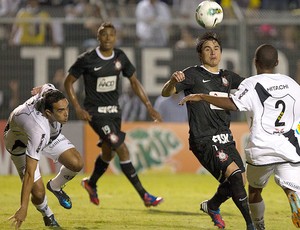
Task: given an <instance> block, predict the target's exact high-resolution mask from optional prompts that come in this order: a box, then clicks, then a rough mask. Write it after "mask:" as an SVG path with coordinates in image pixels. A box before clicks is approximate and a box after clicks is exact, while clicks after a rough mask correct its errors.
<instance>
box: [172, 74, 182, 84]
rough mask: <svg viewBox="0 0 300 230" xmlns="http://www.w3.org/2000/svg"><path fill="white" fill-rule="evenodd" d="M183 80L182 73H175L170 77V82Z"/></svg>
mask: <svg viewBox="0 0 300 230" xmlns="http://www.w3.org/2000/svg"><path fill="white" fill-rule="evenodd" d="M184 79H185V75H184V73H183V72H182V71H175V72H174V73H173V74H172V76H171V81H172V82H176V83H177V82H181V81H183V80H184Z"/></svg>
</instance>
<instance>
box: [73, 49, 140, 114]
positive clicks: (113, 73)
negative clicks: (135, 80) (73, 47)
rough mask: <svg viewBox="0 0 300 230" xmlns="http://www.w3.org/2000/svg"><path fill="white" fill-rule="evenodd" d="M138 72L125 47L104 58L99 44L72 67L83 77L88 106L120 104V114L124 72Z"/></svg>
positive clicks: (76, 74)
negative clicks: (120, 93) (121, 81)
mask: <svg viewBox="0 0 300 230" xmlns="http://www.w3.org/2000/svg"><path fill="white" fill-rule="evenodd" d="M134 72H135V67H134V66H133V64H132V63H131V62H130V60H129V59H128V57H127V56H126V54H125V53H124V52H123V51H122V50H121V49H116V48H115V49H114V52H113V55H112V56H111V57H104V56H103V55H101V53H100V50H99V47H97V48H95V49H93V50H91V51H88V52H85V53H83V54H81V55H80V56H79V57H78V58H77V60H76V62H75V63H74V64H73V65H72V66H71V67H70V69H69V73H70V74H72V75H73V76H74V77H76V78H79V77H81V76H83V80H84V84H85V94H86V96H85V100H84V107H85V108H86V109H87V110H88V111H97V110H98V111H99V108H100V109H101V110H103V109H107V108H108V109H109V108H116V107H117V109H118V112H117V113H119V111H120V109H119V104H118V99H119V90H118V86H119V81H120V74H121V73H122V75H123V76H124V77H128V78H130V77H131V76H132V75H133V74H134ZM99 112H100V113H101V111H99ZM102 112H104V113H105V112H106V111H102ZM108 112H109V111H108Z"/></svg>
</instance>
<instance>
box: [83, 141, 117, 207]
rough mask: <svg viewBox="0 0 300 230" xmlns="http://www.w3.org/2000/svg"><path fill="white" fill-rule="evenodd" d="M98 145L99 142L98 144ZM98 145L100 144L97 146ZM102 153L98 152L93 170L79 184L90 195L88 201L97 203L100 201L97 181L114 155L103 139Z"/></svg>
mask: <svg viewBox="0 0 300 230" xmlns="http://www.w3.org/2000/svg"><path fill="white" fill-rule="evenodd" d="M98 146H99V144H98ZM99 147H100V146H99ZM101 148H102V154H99V156H98V157H97V159H96V161H95V165H94V170H93V173H92V175H91V176H90V178H87V177H86V178H83V179H82V181H81V185H82V186H83V187H84V188H85V190H86V191H87V192H88V194H89V196H90V201H91V202H92V203H93V204H95V205H99V203H100V201H99V198H98V193H97V181H98V180H99V179H100V177H101V176H102V175H103V174H104V173H105V172H106V170H107V168H108V166H109V162H110V161H111V159H112V158H113V157H114V155H115V154H114V152H113V151H112V149H111V147H110V145H109V144H108V143H106V142H105V141H102V140H101Z"/></svg>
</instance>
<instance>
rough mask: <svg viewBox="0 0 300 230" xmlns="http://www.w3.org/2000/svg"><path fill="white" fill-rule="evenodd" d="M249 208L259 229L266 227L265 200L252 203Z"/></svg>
mask: <svg viewBox="0 0 300 230" xmlns="http://www.w3.org/2000/svg"><path fill="white" fill-rule="evenodd" d="M249 208H250V211H251V218H252V220H253V223H254V225H255V226H256V227H257V229H265V220H264V213H265V202H264V201H263V200H262V201H261V202H259V203H251V204H249Z"/></svg>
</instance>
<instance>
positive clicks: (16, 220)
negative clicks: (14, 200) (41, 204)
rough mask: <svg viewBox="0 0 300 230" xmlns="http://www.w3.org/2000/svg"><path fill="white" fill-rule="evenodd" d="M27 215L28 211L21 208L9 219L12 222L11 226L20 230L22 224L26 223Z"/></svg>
mask: <svg viewBox="0 0 300 230" xmlns="http://www.w3.org/2000/svg"><path fill="white" fill-rule="evenodd" d="M26 215H27V211H26V210H24V209H22V208H19V209H18V211H17V212H16V213H15V214H14V215H13V216H11V217H10V218H8V220H10V221H12V223H11V226H14V227H15V229H19V228H20V227H21V225H22V223H23V222H24V221H25V218H26Z"/></svg>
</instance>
